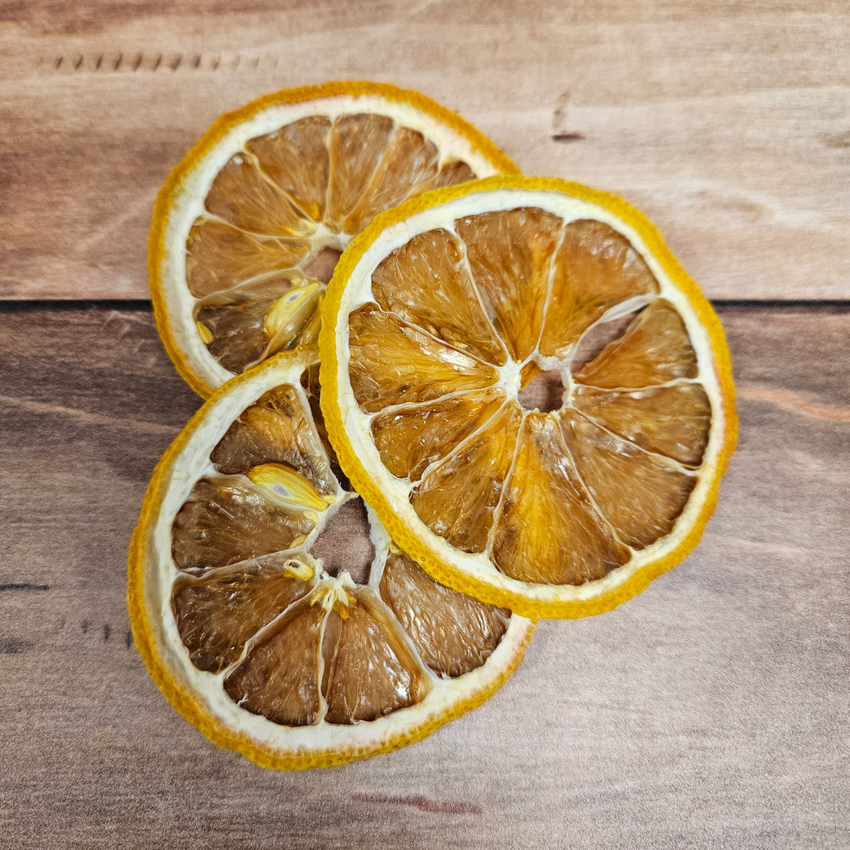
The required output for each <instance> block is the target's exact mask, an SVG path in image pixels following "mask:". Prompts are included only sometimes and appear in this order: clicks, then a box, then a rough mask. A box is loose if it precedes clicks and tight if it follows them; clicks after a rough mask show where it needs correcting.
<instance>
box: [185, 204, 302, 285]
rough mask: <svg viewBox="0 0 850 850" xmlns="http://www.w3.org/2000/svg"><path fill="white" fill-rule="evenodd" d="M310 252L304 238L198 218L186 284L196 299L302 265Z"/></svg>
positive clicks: (189, 244)
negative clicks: (251, 230) (260, 232)
mask: <svg viewBox="0 0 850 850" xmlns="http://www.w3.org/2000/svg"><path fill="white" fill-rule="evenodd" d="M309 250H310V243H309V242H307V241H305V240H303V239H289V240H285V239H274V238H271V237H261V236H255V235H253V234H250V233H244V232H243V231H241V230H237V229H236V228H235V227H231V226H230V225H229V224H226V223H225V222H223V221H216V220H215V219H209V218H199V219H198V220H197V221H196V222H195V224H194V225H193V227H192V229H191V231H190V232H189V239H188V241H187V243H186V281H187V283H188V284H189V291H190V292H191V293H192V295H194V296H195V297H196V298H203V297H204V296H206V295H210V294H211V293H213V292H221V291H222V290H228V289H232V288H234V287H237V286H239V285H240V284H242V283H244V282H245V281H248V280H252V279H253V278H256V277H259V276H261V275H267V274H269V272H273V271H276V270H283V269H289V268H292V267H293V266H295V265H297V264H298V263H300V262H301V261H302V260H303V259H304V258H305V257H306V256H307V253H308V251H309Z"/></svg>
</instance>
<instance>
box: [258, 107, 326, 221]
mask: <svg viewBox="0 0 850 850" xmlns="http://www.w3.org/2000/svg"><path fill="white" fill-rule="evenodd" d="M330 129H331V120H330V119H329V118H327V117H326V116H324V115H313V116H310V117H308V118H302V119H301V120H300V121H293V122H292V123H291V124H287V125H285V126H283V127H281V128H280V129H279V130H275V131H274V132H272V133H267V134H266V135H265V136H258V137H257V138H255V139H250V140H249V141H248V142H247V143H246V144H245V148H246V149H247V150H248V151H249V152H250V153H252V154H253V155H254V156H255V157H256V159H257V161H258V162H261V163H262V167H263V172H264V173H265V174H266V175H267V176H268V177H269V178H270V179H271V180H272V181H273V182H274V183H275V184H276V185H277V186H279V187H280V188H281V189H282V190H283V191H284V192H285V193H286V194H287V196H288V197H290V198H292V200H293V201H294V202H295V204H296V206H297V207H298V209H300V210H303V211H304V213H305V214H306V215H307V216H308V217H309V218H311V219H312V220H313V221H321V220H322V218H323V217H324V214H325V200H326V197H325V196H326V195H327V186H328V171H329V168H330V156H329V153H328V144H327V138H328V132H329V131H330Z"/></svg>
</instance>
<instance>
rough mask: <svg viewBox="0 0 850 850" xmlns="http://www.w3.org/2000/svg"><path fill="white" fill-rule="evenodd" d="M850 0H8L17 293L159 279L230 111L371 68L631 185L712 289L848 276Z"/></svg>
mask: <svg viewBox="0 0 850 850" xmlns="http://www.w3.org/2000/svg"><path fill="white" fill-rule="evenodd" d="M848 42H850V12H848V7H847V4H846V3H844V2H842V0H822V2H818V3H817V4H803V6H802V7H801V5H800V4H799V3H792V2H788V0H763V2H759V3H757V4H753V3H718V2H714V0H699V2H691V1H690V0H665V2H654V0H639V2H627V0H604V2H600V3H594V4H591V5H588V4H585V3H579V2H568V3H559V4H554V5H553V4H550V3H546V2H545V0H522V2H508V0H500V2H493V3H485V2H480V0H477V2H473V3H451V2H448V0H424V2H418V3H408V2H404V0H385V2H366V0H361V2H358V3H349V4H342V5H341V4H339V3H333V2H331V0H318V2H311V3H300V2H298V0H285V2H282V3H276V4H268V3H265V2H260V0H239V2H235V3H228V4H221V3H204V2H201V0H187V2H183V3H176V2H162V3H156V4H151V3H148V2H145V0H133V2H128V3H122V4H115V3H111V2H107V0H97V2H86V3H73V4H70V3H69V4H55V3H52V2H47V0H37V1H36V2H31V3H29V2H28V3H12V4H6V5H5V6H4V7H3V8H2V9H0V58H2V62H0V115H2V119H0V124H2V128H3V130H2V134H0V135H2V138H0V233H3V240H2V243H0V297H2V298H6V299H32V298H47V299H49V298H54V299H64V298H145V297H147V284H146V275H145V241H146V234H147V230H148V227H149V219H150V211H151V205H152V203H153V199H154V197H155V194H156V191H157V188H158V187H159V186H160V185H161V183H162V181H163V180H164V178H165V176H166V174H167V173H168V171H169V170H170V169H171V168H172V167H173V166H174V165H175V164H176V163H177V162H178V161H179V159H180V158H181V156H182V155H183V154H184V153H185V151H186V150H187V149H188V148H189V147H190V146H191V144H192V142H193V141H194V140H195V139H197V138H198V137H199V135H200V134H201V133H202V132H203V131H204V130H205V129H206V127H207V126H208V125H209V124H210V122H211V121H212V120H213V119H214V118H215V117H216V116H217V115H218V114H220V113H221V112H223V111H226V110H228V109H232V108H234V107H236V106H239V105H240V104H242V103H245V102H247V101H248V100H250V99H252V98H254V97H256V96H258V95H260V94H263V93H265V92H268V91H273V90H276V89H279V88H286V87H291V86H295V85H302V84H308V83H316V82H321V81H323V80H327V79H339V78H366V79H376V80H382V81H391V82H395V83H397V84H399V85H402V86H407V87H412V88H416V89H420V90H422V91H423V92H425V93H426V94H428V95H430V96H431V97H433V98H435V99H437V100H438V101H441V102H443V103H445V104H446V105H448V106H450V107H452V108H453V109H456V110H458V111H459V112H460V113H461V114H463V115H464V116H465V117H466V118H468V119H469V120H471V121H472V122H473V123H475V124H477V125H478V126H479V127H480V128H481V129H482V130H483V131H485V132H486V133H488V134H489V135H490V136H491V137H492V138H493V139H494V140H495V141H496V142H497V143H498V144H499V145H500V146H501V147H503V148H504V149H505V150H506V151H507V152H508V153H509V154H510V155H511V156H512V157H513V158H514V159H515V160H516V161H517V163H518V164H519V165H520V166H521V167H522V168H523V170H524V171H526V173H529V174H551V175H557V176H562V177H567V178H570V179H575V180H579V181H581V182H584V183H587V184H590V185H594V186H598V187H601V188H605V189H609V190H612V191H615V192H617V193H619V194H622V195H623V196H625V197H626V198H627V199H628V200H630V201H631V202H633V203H635V204H636V205H637V206H639V207H640V208H642V209H643V210H644V211H645V212H646V213H647V214H648V215H649V216H650V217H651V218H653V220H654V221H655V222H656V223H657V224H658V225H659V226H660V227H661V229H662V231H663V232H664V233H665V234H666V235H667V237H668V238H669V241H670V244H671V246H672V248H673V250H674V252H676V253H677V254H678V255H679V257H680V259H681V260H682V262H683V263H684V265H685V267H686V268H688V269H689V271H690V272H691V273H692V274H693V276H694V277H695V278H696V279H697V280H698V281H699V282H700V283H701V284H702V286H703V287H704V289H705V290H706V292H707V293H708V294H709V296H711V297H713V298H733V299H739V298H750V299H754V298H768V299H801V298H802V299H822V298H832V299H840V298H846V297H848V296H850V284H848V280H847V274H846V269H847V267H848V265H850V196H848V193H847V191H846V186H847V185H848V182H850V154H848V151H850V124H848V118H847V116H848V114H850V85H848V79H850V52H848V51H847V49H846V47H847V44H848Z"/></svg>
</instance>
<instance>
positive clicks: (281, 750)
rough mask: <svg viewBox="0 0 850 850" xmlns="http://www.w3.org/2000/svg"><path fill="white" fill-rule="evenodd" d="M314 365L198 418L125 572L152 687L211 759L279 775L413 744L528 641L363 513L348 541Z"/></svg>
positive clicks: (159, 479)
mask: <svg viewBox="0 0 850 850" xmlns="http://www.w3.org/2000/svg"><path fill="white" fill-rule="evenodd" d="M316 364H317V358H316V356H315V354H314V353H312V352H310V351H309V350H306V351H299V352H288V353H285V354H281V355H278V356H276V357H274V358H272V359H270V360H269V361H267V362H266V363H265V364H263V365H262V366H260V367H259V368H257V369H255V370H252V371H251V372H249V373H247V374H246V375H244V376H241V377H239V378H234V379H233V381H232V382H230V383H229V384H228V385H227V386H226V387H224V388H222V389H221V390H220V391H219V392H218V393H217V394H216V396H215V397H214V398H213V399H212V400H211V401H210V402H208V403H207V404H206V405H205V406H204V407H203V408H202V409H201V411H200V412H199V413H198V414H197V415H196V417H195V418H194V419H193V421H192V422H191V423H190V424H189V425H188V426H187V428H186V430H185V431H184V432H183V434H182V435H181V436H180V437H178V439H177V441H176V442H175V444H174V445H173V446H172V448H171V449H170V450H169V452H168V453H167V454H166V456H165V457H164V458H163V460H162V461H161V463H160V465H159V466H158V467H157V472H156V474H155V477H154V480H153V482H152V483H151V487H150V489H149V492H148V496H147V497H146V502H145V508H144V510H143V514H142V519H141V521H140V525H139V528H138V529H137V532H136V535H135V538H134V540H135V542H134V545H133V548H132V551H131V558H130V607H131V618H132V622H133V628H134V633H135V635H136V641H137V645H138V646H139V648H140V651H141V652H142V654H143V657H144V658H145V660H146V662H147V664H148V666H149V669H150V670H151V672H152V674H153V676H154V678H155V679H156V681H157V683H158V684H159V685H160V687H161V688H162V689H163V691H164V692H165V693H166V695H167V696H168V697H169V699H171V701H172V702H173V703H174V704H175V706H177V707H178V708H179V709H180V711H181V712H183V713H184V715H186V716H187V717H188V718H189V719H191V720H192V722H193V723H195V724H196V725H197V726H198V727H199V728H200V729H202V730H203V731H204V732H205V733H206V734H207V735H209V736H210V737H211V738H212V739H213V740H214V741H216V742H217V743H220V744H222V745H224V746H228V747H232V748H235V749H238V750H240V751H241V752H243V753H245V754H246V755H247V756H249V757H250V758H253V759H255V760H256V761H258V762H260V763H261V764H266V765H272V766H276V767H287V768H291V767H308V766H311V765H329V764H339V763H342V762H345V761H350V760H352V759H355V758H363V757H365V756H368V755H372V754H374V753H378V752H386V751H388V750H391V749H395V748H397V747H399V746H403V745H404V744H407V743H410V742H412V741H414V740H417V739H419V738H421V737H423V736H424V735H426V734H428V733H429V732H430V731H432V730H433V729H435V728H437V727H438V726H439V725H441V724H442V723H444V722H446V721H447V720H449V719H451V718H453V717H456V716H459V715H460V714H462V713H463V712H464V711H466V710H468V709H469V708H472V707H473V706H474V705H477V704H478V703H480V702H481V701H483V700H484V699H486V698H487V696H489V695H490V694H491V693H492V692H493V691H495V689H496V688H498V687H499V685H500V684H501V683H502V682H503V681H504V680H505V679H506V678H507V676H508V675H510V673H511V672H512V671H513V669H514V668H515V667H516V665H517V664H518V663H519V659H520V657H521V654H522V650H523V648H524V646H525V644H526V643H527V641H528V640H529V638H530V636H531V633H532V630H533V623H532V622H531V621H529V620H524V619H523V618H521V617H518V616H516V615H511V614H510V613H509V612H508V611H505V610H502V609H497V608H495V607H493V606H491V605H488V604H486V603H481V602H477V601H474V600H471V599H468V598H467V597H464V596H462V595H461V594H458V593H456V592H455V591H451V590H448V589H447V588H443V587H441V586H439V585H437V584H436V583H435V582H434V581H433V580H432V579H431V578H429V577H428V576H426V575H425V574H424V573H423V572H422V570H421V568H420V567H418V566H417V565H416V564H415V563H414V562H413V561H412V560H409V559H404V560H403V563H402V561H401V560H400V556H399V555H398V551H399V550H398V549H397V548H396V547H395V546H394V545H393V544H392V542H391V539H390V537H389V535H388V534H387V532H386V531H385V530H384V528H383V526H381V524H380V522H379V521H378V520H377V518H376V517H374V515H373V514H369V519H368V522H369V530H368V532H359V534H360V537H362V538H363V539H362V540H361V539H360V538H359V537H358V536H357V535H358V532H357V531H352V527H351V525H350V522H351V517H352V513H351V510H350V508H352V507H356V506H357V504H358V503H359V501H358V497H357V495H356V494H355V493H353V492H351V491H350V490H348V489H346V487H347V482H346V481H345V480H340V479H339V478H337V476H336V474H335V472H334V470H335V466H334V462H333V459H332V457H331V456H330V455H329V454H328V453H327V452H326V450H325V447H324V444H323V441H322V437H321V431H322V429H323V427H324V425H323V422H322V420H321V414H320V411H319V409H318V407H317V401H318V399H317V396H318V393H319V387H318V385H317V383H316V371H315V366H316ZM210 463H212V464H213V467H214V469H215V473H214V474H213V473H211V472H210ZM360 504H362V503H360ZM364 510H365V508H364ZM367 535H368V536H367ZM364 542H365V545H366V546H367V547H369V549H371V550H372V551H373V553H374V557H373V559H372V561H371V564H370V565H369V567H368V568H366V573H365V575H364V567H363V565H362V564H360V563H358V559H359V557H360V555H359V554H358V553H360V552H362V551H363V546H364ZM319 552H322V553H326V557H325V559H324V560H323V559H322V558H320V557H319V555H318V553H319ZM352 572H353V573H354V574H355V575H356V576H358V581H355V580H354V579H353V578H352V575H351V573H352ZM417 587H418V588H421V593H418V592H417V591H416V588H417Z"/></svg>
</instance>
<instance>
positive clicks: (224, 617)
mask: <svg viewBox="0 0 850 850" xmlns="http://www.w3.org/2000/svg"><path fill="white" fill-rule="evenodd" d="M278 562H279V563H277V564H275V563H274V560H273V559H272V558H267V559H264V563H263V565H262V566H261V565H260V564H258V563H253V564H249V565H244V566H239V567H234V568H232V569H227V570H225V571H223V572H220V573H219V572H216V573H214V574H213V575H210V576H207V577H203V578H194V579H192V578H188V577H187V578H183V579H179V580H178V581H177V582H176V583H175V585H174V590H173V592H172V596H171V607H172V610H173V611H174V617H175V620H176V621H177V628H178V631H179V632H180V639H181V640H182V641H183V645H184V646H185V647H186V649H187V650H189V657H190V658H191V659H192V663H193V664H194V665H195V666H196V667H197V668H198V669H199V670H207V671H209V672H210V673H220V672H221V671H222V670H224V669H225V667H229V666H230V665H231V664H233V663H234V662H235V661H237V660H238V658H239V656H240V655H241V654H242V649H243V648H244V646H245V642H246V641H247V640H248V639H249V638H250V637H252V636H253V635H254V634H255V633H256V632H257V631H259V630H260V629H261V628H262V627H263V626H265V625H266V624H267V623H269V622H271V621H272V620H273V619H274V618H275V617H276V616H277V615H278V614H280V613H281V612H283V611H284V610H285V609H286V608H288V607H289V605H291V604H292V603H293V602H295V600H296V599H299V598H301V597H302V596H304V595H305V594H306V593H307V592H308V591H309V590H310V588H311V586H312V584H311V583H310V582H307V581H301V580H300V579H299V578H297V577H296V576H295V575H293V574H292V573H291V572H290V571H288V570H286V569H285V567H284V563H285V562H283V561H281V559H278Z"/></svg>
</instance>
